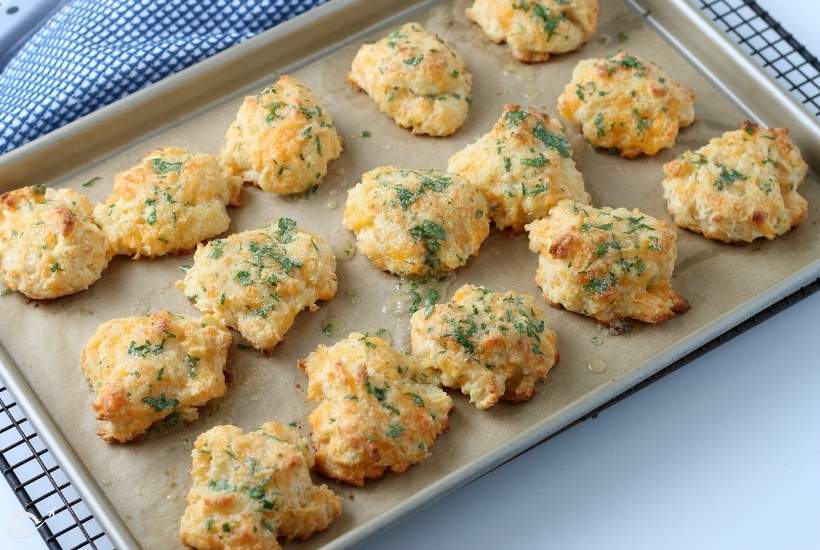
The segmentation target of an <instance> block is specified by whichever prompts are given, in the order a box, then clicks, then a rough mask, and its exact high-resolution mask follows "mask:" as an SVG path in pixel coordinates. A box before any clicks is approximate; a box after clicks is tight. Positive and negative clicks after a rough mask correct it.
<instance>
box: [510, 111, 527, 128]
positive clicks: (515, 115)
mask: <svg viewBox="0 0 820 550" xmlns="http://www.w3.org/2000/svg"><path fill="white" fill-rule="evenodd" d="M528 116H530V115H529V114H528V113H527V112H526V111H521V110H518V109H516V110H515V111H507V112H506V113H504V121H505V122H506V123H507V126H521V123H522V122H524V121H525V120H526V119H527V117H528Z"/></svg>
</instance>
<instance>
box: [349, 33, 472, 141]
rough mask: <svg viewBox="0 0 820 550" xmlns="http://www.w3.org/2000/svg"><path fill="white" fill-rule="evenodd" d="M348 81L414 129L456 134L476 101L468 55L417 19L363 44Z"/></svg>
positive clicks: (421, 131) (414, 130)
mask: <svg viewBox="0 0 820 550" xmlns="http://www.w3.org/2000/svg"><path fill="white" fill-rule="evenodd" d="M347 81H348V82H349V83H350V84H351V85H352V86H354V87H356V88H361V89H362V90H364V91H365V92H367V94H368V95H369V96H370V97H371V98H372V99H373V101H375V102H376V104H377V105H378V106H379V109H381V111H382V112H383V113H384V114H386V115H387V116H389V117H390V118H392V119H393V120H394V121H395V122H396V124H398V125H399V126H401V127H402V128H409V129H410V131H412V132H413V133H414V134H429V135H431V136H448V135H450V134H452V133H453V132H455V131H456V130H458V129H459V128H461V126H462V125H463V124H464V120H465V119H466V118H467V111H469V109H470V102H471V101H472V97H471V95H470V94H471V93H472V90H473V77H472V75H471V74H470V73H469V72H468V71H467V67H466V66H465V65H464V60H463V59H461V56H460V55H459V54H458V53H457V52H456V51H455V50H454V49H453V48H452V47H451V46H450V45H449V44H448V43H447V42H445V41H444V40H442V39H441V38H440V37H438V36H437V35H435V34H432V33H429V32H427V31H426V30H424V28H422V26H421V25H419V24H418V23H407V24H405V25H403V26H402V27H400V28H398V29H396V30H395V31H393V32H392V33H390V34H389V35H387V36H386V37H385V38H382V39H381V40H379V41H378V42H374V43H372V44H364V45H363V46H362V47H361V48H359V52H358V53H357V54H356V57H355V58H354V59H353V64H352V66H351V67H350V73H349V74H348V76H347Z"/></svg>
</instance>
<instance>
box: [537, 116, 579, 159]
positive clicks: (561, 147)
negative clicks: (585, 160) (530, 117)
mask: <svg viewBox="0 0 820 550" xmlns="http://www.w3.org/2000/svg"><path fill="white" fill-rule="evenodd" d="M532 133H533V135H535V137H537V138H538V139H539V140H541V143H543V144H544V145H545V146H546V147H549V148H551V149H555V150H556V151H558V153H559V154H560V155H561V156H562V157H564V158H569V157H570V156H571V155H572V149H571V148H570V146H569V143H567V140H566V139H564V138H563V137H561V136H559V135H557V134H553V133H552V132H550V131H549V130H547V129H546V128H544V125H543V124H541V123H540V122H539V123H538V124H536V125H535V128H533V129H532Z"/></svg>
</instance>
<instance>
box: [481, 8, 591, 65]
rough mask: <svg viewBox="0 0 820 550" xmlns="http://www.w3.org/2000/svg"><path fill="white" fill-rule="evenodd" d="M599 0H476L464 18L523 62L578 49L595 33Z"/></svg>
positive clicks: (542, 59) (532, 61)
mask: <svg viewBox="0 0 820 550" xmlns="http://www.w3.org/2000/svg"><path fill="white" fill-rule="evenodd" d="M599 11H600V9H599V7H598V0H475V2H473V4H472V6H471V7H469V8H467V10H466V13H467V17H468V18H469V19H471V20H472V21H475V22H476V23H478V24H479V25H480V26H481V27H482V29H483V30H484V32H485V33H486V34H487V36H489V38H490V39H491V40H493V41H494V42H507V43H509V44H510V47H511V48H512V53H513V56H514V57H515V58H516V59H518V60H520V61H523V62H526V63H537V62H541V61H546V60H547V59H549V56H550V54H551V53H563V52H567V51H571V50H574V49H575V48H578V47H579V46H580V45H581V44H583V43H584V42H586V41H587V39H589V37H590V36H592V34H593V33H594V32H595V29H596V27H597V24H598V13H599Z"/></svg>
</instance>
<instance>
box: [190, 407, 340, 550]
mask: <svg viewBox="0 0 820 550" xmlns="http://www.w3.org/2000/svg"><path fill="white" fill-rule="evenodd" d="M191 455H192V457H193V462H192V467H191V477H192V480H193V487H192V488H191V491H190V492H189V493H188V499H187V500H188V507H187V508H186V510H185V514H184V515H183V518H182V522H181V528H180V535H181V537H182V541H183V542H184V543H185V544H187V545H189V546H193V547H195V548H200V549H221V550H225V549H233V548H236V549H240V548H259V549H262V548H279V543H278V542H277V538H282V539H285V540H287V541H290V540H292V539H294V538H296V539H305V538H307V537H308V536H310V535H311V534H312V533H314V532H316V531H320V530H323V529H325V528H326V527H327V526H328V525H329V524H330V523H331V522H332V521H333V520H334V519H335V518H336V517H338V515H339V514H340V513H341V500H340V499H339V498H338V497H337V496H336V495H334V494H333V493H332V492H331V491H330V490H329V489H328V488H327V487H326V486H324V485H321V486H317V485H314V484H313V482H312V481H311V478H310V474H309V471H308V469H309V468H310V467H312V466H313V454H312V453H311V451H310V449H309V447H308V443H307V440H305V439H304V438H303V437H301V436H300V435H299V434H298V433H297V432H295V431H294V430H291V429H289V428H286V427H285V426H283V425H281V424H279V423H278V422H267V423H265V424H263V425H261V426H260V427H259V428H257V429H255V430H252V431H249V432H247V433H246V432H243V431H242V430H241V429H240V428H237V427H236V426H216V427H214V428H211V429H210V430H208V431H207V432H205V433H203V434H202V435H200V436H199V437H198V438H197V440H196V442H195V443H194V449H193V451H192V452H191Z"/></svg>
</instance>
